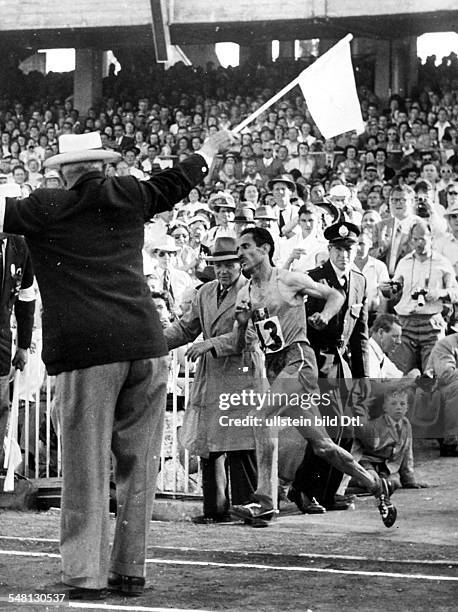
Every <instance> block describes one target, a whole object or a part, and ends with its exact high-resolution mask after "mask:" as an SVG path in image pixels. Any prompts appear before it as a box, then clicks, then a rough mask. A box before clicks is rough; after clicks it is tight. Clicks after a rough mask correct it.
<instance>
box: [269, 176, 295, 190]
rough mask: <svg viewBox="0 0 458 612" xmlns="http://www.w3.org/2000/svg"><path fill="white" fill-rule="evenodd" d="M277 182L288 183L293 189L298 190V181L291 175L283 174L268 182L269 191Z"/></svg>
mask: <svg viewBox="0 0 458 612" xmlns="http://www.w3.org/2000/svg"><path fill="white" fill-rule="evenodd" d="M275 183H285V185H287V186H288V188H289V189H290V190H291V191H296V183H295V182H294V181H292V180H291V179H290V178H289V176H285V175H281V176H276V177H275V178H273V179H270V181H269V182H268V183H267V188H268V189H269V191H271V190H272V187H273V186H274V185H275Z"/></svg>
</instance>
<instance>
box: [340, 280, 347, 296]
mask: <svg viewBox="0 0 458 612" xmlns="http://www.w3.org/2000/svg"><path fill="white" fill-rule="evenodd" d="M341 286H342V289H343V291H344V292H345V293H347V289H348V280H347V277H346V276H342V278H341Z"/></svg>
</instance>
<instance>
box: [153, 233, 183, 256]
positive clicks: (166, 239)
mask: <svg viewBox="0 0 458 612" xmlns="http://www.w3.org/2000/svg"><path fill="white" fill-rule="evenodd" d="M152 246H153V249H154V250H155V251H167V252H169V253H176V252H177V251H179V248H178V247H177V245H176V244H175V240H174V239H173V237H172V236H168V235H167V236H161V238H160V240H159V242H157V243H156V244H153V245H152Z"/></svg>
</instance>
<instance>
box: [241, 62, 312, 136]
mask: <svg viewBox="0 0 458 612" xmlns="http://www.w3.org/2000/svg"><path fill="white" fill-rule="evenodd" d="M302 72H304V71H302ZM302 72H301V74H302ZM301 74H300V75H299V76H297V77H296V78H295V79H294V80H293V81H291V83H289V84H288V85H286V87H283V89H282V90H281V91H279V92H278V93H276V94H275V95H274V96H273V97H272V98H270V100H267V102H264V104H263V105H262V106H260V107H259V108H257V109H256V110H255V111H254V112H253V113H251V115H249V116H248V117H247V118H246V119H244V120H243V121H242V123H239V125H237V126H236V127H235V128H233V129H232V130H231V133H232V134H238V133H239V132H241V131H242V130H243V128H246V126H247V125H249V124H250V123H251V122H252V121H254V120H255V119H256V117H259V115H262V113H263V112H264V111H266V110H267V109H268V108H269V107H270V106H272V104H275V102H276V101H277V100H279V99H280V98H283V96H284V95H285V94H287V93H288V91H290V90H291V89H293V87H296V85H297V84H298V83H299V81H300V76H301Z"/></svg>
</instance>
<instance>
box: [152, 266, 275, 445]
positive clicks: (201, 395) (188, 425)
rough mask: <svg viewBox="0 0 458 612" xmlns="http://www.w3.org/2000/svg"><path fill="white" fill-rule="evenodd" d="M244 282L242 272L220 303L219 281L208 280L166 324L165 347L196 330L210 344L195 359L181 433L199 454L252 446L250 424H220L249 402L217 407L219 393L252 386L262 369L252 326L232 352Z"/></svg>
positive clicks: (244, 411)
mask: <svg viewBox="0 0 458 612" xmlns="http://www.w3.org/2000/svg"><path fill="white" fill-rule="evenodd" d="M246 283H247V280H246V279H245V278H244V277H243V276H240V278H239V279H238V280H237V282H236V283H234V285H233V286H232V287H231V288H230V289H229V291H228V293H227V295H226V297H225V298H224V300H223V301H222V303H221V304H220V306H219V308H217V287H218V281H216V280H215V281H211V282H209V283H206V284H205V285H203V286H202V287H201V288H200V290H199V291H198V292H197V295H196V297H195V299H194V301H193V303H192V306H191V309H190V311H189V312H188V313H187V314H186V315H185V316H183V317H182V318H181V319H180V320H179V321H176V322H175V323H173V325H172V326H171V327H168V328H167V329H165V330H164V334H165V337H166V340H167V345H168V348H169V350H171V349H173V348H175V347H177V346H180V345H182V344H185V343H187V342H193V341H194V340H195V339H196V338H197V337H198V336H199V335H200V333H202V334H203V338H204V340H210V342H211V344H212V351H209V352H207V353H206V354H205V355H203V356H202V357H201V358H200V359H199V361H198V364H197V370H196V373H195V376H194V383H193V387H192V391H191V400H190V405H189V406H188V407H187V409H186V411H185V424H184V427H183V429H184V430H186V431H184V432H183V433H184V436H183V437H182V441H183V443H184V444H185V446H186V447H187V448H188V449H189V450H191V451H193V452H195V453H197V454H199V455H200V456H202V457H206V456H207V455H208V453H209V452H214V451H215V452H216V451H225V450H242V449H251V448H254V438H253V433H252V428H243V427H221V426H220V423H219V419H220V417H221V416H228V417H231V418H232V417H235V418H238V417H244V416H246V415H247V414H248V411H249V408H248V407H247V406H245V407H243V406H240V407H238V408H237V407H235V406H231V407H230V408H229V409H228V410H221V409H220V401H219V400H220V395H221V394H222V393H231V392H237V393H240V391H241V390H242V388H245V389H249V388H255V387H256V386H257V384H258V382H257V381H259V380H260V377H261V375H262V364H263V356H262V352H261V350H260V348H259V345H258V342H257V340H256V338H255V334H254V332H251V333H250V332H248V333H250V335H249V336H248V334H247V345H246V347H245V349H244V351H243V352H242V353H239V354H236V353H235V352H234V335H233V327H234V309H235V301H236V297H237V293H238V292H239V290H240V289H241V288H242V287H243V286H244V285H245V284H246ZM244 368H246V370H245V371H243V369H244Z"/></svg>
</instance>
